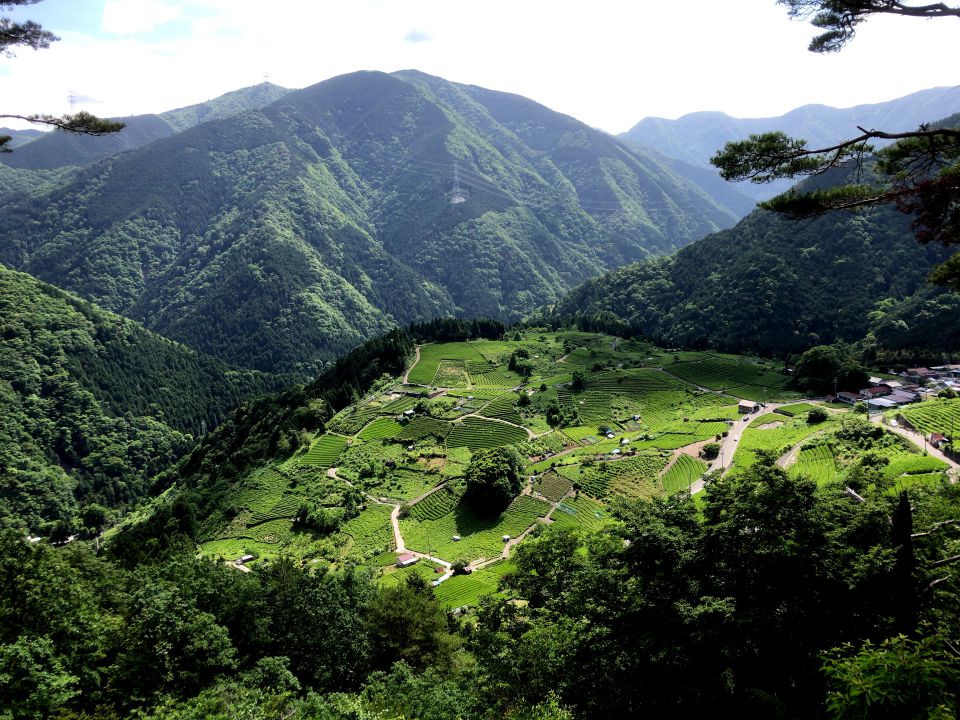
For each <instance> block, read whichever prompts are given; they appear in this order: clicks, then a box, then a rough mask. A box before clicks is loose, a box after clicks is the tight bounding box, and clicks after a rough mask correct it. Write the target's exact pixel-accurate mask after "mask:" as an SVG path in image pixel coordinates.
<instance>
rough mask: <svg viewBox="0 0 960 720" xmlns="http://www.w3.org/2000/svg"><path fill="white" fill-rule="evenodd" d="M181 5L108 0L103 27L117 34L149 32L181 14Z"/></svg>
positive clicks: (152, 0)
mask: <svg viewBox="0 0 960 720" xmlns="http://www.w3.org/2000/svg"><path fill="white" fill-rule="evenodd" d="M180 12H181V8H180V7H179V6H172V5H167V4H166V3H163V2H159V1H158V0H107V2H106V3H105V4H104V6H103V19H102V21H101V29H102V30H103V31H104V32H108V33H113V34H116V35H136V34H141V33H148V32H151V31H152V30H155V29H156V28H158V27H160V26H161V25H163V24H164V23H168V22H170V21H171V20H176V19H177V18H178V17H179V16H180Z"/></svg>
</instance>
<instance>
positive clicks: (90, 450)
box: [0, 266, 282, 530]
mask: <svg viewBox="0 0 960 720" xmlns="http://www.w3.org/2000/svg"><path fill="white" fill-rule="evenodd" d="M281 381H282V378H270V377H267V376H264V375H262V374H260V373H256V372H252V371H249V370H235V369H233V368H231V367H229V366H227V365H225V364H224V363H222V362H220V361H218V360H215V359H214V358H211V357H207V356H203V355H201V354H199V353H197V352H195V351H193V350H190V349H189V348H186V347H184V346H182V345H179V344H177V343H174V342H171V341H169V340H166V339H164V338H161V337H158V336H156V335H154V334H153V333H150V332H148V331H146V330H144V329H143V328H142V327H140V326H139V325H137V324H136V323H134V322H132V321H130V320H127V319H124V318H121V317H119V316H117V315H114V314H112V313H108V312H105V311H103V310H100V309H98V308H96V307H95V306H93V305H90V304H89V303H87V302H85V301H83V300H80V299H78V298H76V297H74V296H71V295H69V294H68V293H65V292H63V291H61V290H58V289H57V288H54V287H51V286H49V285H46V284H45V283H41V282H38V281H37V280H35V279H34V278H32V277H30V276H28V275H26V274H24V273H19V272H14V271H12V270H8V269H6V268H4V267H3V266H0V417H2V419H3V422H2V423H0V526H3V525H7V524H10V523H14V524H16V523H18V522H21V521H22V522H25V523H26V524H27V525H28V526H29V527H30V528H31V529H33V530H38V529H41V528H42V527H43V526H44V524H45V523H52V522H54V521H71V522H73V521H75V519H76V518H77V517H78V516H79V515H81V514H82V513H83V511H84V508H85V507H87V506H90V505H91V504H99V505H101V506H104V507H106V508H117V507H120V506H122V505H124V504H126V503H129V502H132V501H134V500H136V499H137V498H138V497H139V496H140V495H142V494H143V492H144V491H145V489H146V487H147V485H148V483H149V480H150V478H151V477H152V476H153V475H155V474H156V473H158V472H159V471H161V470H163V469H164V468H165V467H167V466H169V465H170V463H172V462H173V461H175V460H176V459H177V458H178V457H179V456H180V455H181V454H182V453H183V452H185V451H186V450H188V449H189V448H190V447H191V445H192V443H193V440H192V435H196V434H200V433H202V432H203V431H204V430H205V429H206V428H213V427H214V426H215V425H216V424H217V423H219V422H220V421H221V420H222V419H223V418H224V417H225V415H226V413H227V412H228V411H229V410H230V409H231V408H232V407H233V406H234V405H236V404H237V403H239V402H240V401H242V400H244V399H246V398H249V397H251V396H252V395H255V394H260V393H262V392H265V391H267V390H270V389H273V388H275V387H277V385H278V383H279V382H281Z"/></svg>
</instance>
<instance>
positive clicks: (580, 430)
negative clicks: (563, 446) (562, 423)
mask: <svg viewBox="0 0 960 720" xmlns="http://www.w3.org/2000/svg"><path fill="white" fill-rule="evenodd" d="M560 432H562V433H563V434H564V435H566V436H567V437H568V438H570V439H571V440H573V441H574V442H577V443H584V444H587V445H590V444H593V443H595V442H597V440H599V439H600V430H599V429H597V426H596V425H575V426H573V427H566V428H563V429H562V430H561V431H560Z"/></svg>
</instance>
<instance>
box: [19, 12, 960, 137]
mask: <svg viewBox="0 0 960 720" xmlns="http://www.w3.org/2000/svg"><path fill="white" fill-rule="evenodd" d="M5 15H7V16H9V17H12V18H14V19H18V20H24V19H32V20H35V21H37V22H40V23H41V24H42V25H43V26H44V28H45V29H48V30H51V31H53V32H55V33H56V34H57V35H59V36H60V38H61V39H60V41H59V42H57V43H54V44H53V45H52V46H51V47H50V48H49V49H46V50H37V51H34V50H30V49H25V50H24V49H20V50H18V51H17V53H16V56H15V57H12V58H4V57H2V56H0V113H17V114H28V113H34V112H48V113H55V114H59V113H62V112H68V111H70V109H71V105H70V104H69V101H68V97H69V96H70V95H71V93H72V95H73V97H74V105H73V109H74V110H87V111H89V112H92V113H94V114H97V115H100V116H104V117H118V116H124V115H136V114H142V113H150V112H163V111H164V110H170V109H173V108H177V107H182V106H184V105H190V104H193V103H197V102H202V101H204V100H207V99H210V98H213V97H216V96H218V95H221V94H223V93H225V92H229V91H230V90H235V89H238V88H241V87H247V86H250V85H255V84H257V83H260V82H263V81H264V79H265V78H268V79H269V81H270V82H273V83H276V84H278V85H282V86H284V87H288V88H300V87H306V86H308V85H312V84H314V83H317V82H320V81H322V80H325V79H327V78H330V77H334V76H336V75H340V74H343V73H348V72H353V71H356V70H383V71H387V72H389V71H394V70H400V69H405V68H415V69H418V70H422V71H424V72H427V73H430V74H433V75H439V76H440V77H443V78H446V79H448V80H452V81H455V82H460V83H467V84H473V85H481V86H484V87H487V88H491V89H494V90H502V91H507V92H514V93H518V94H521V95H525V96H526V97H529V98H531V99H533V100H536V101H537V102H540V103H542V104H544V105H546V106H548V107H550V108H552V109H554V110H558V111H560V112H563V113H567V114H569V115H572V116H574V117H576V118H578V119H579V120H582V121H583V122H586V123H588V124H589V125H592V126H594V127H598V128H600V129H603V130H606V131H608V132H612V133H619V132H624V131H626V130H628V129H629V128H630V127H632V126H633V125H634V124H635V123H637V122H638V121H639V120H640V119H642V118H643V117H646V116H657V117H666V118H675V117H679V116H680V115H683V114H686V113H689V112H695V111H699V110H719V111H723V112H726V113H728V114H730V115H733V116H735V117H771V116H776V115H780V114H782V113H784V112H786V111H788V110H790V109H792V108H794V107H798V106H800V105H805V104H808V103H823V104H826V105H833V106H835V107H850V106H853V105H858V104H862V103H872V102H882V101H885V100H891V99H893V98H897V97H901V96H903V95H906V94H909V93H911V92H915V91H917V90H922V89H925V88H929V87H935V86H953V85H956V84H958V83H960V79H958V73H957V69H958V68H960V24H958V23H957V22H956V21H955V20H954V19H953V18H947V19H943V20H933V21H930V20H918V19H913V18H894V17H877V18H872V19H870V20H869V21H867V22H866V23H864V24H863V25H861V26H860V27H861V29H860V30H858V33H857V37H856V38H855V39H854V40H853V42H852V43H851V44H849V45H848V46H847V47H846V48H845V49H844V50H842V51H841V52H839V53H832V54H828V55H818V54H815V53H811V52H809V51H808V50H807V49H806V48H807V44H808V42H809V41H810V39H811V37H813V35H814V34H815V29H814V28H812V27H811V26H810V25H809V24H808V23H807V22H806V21H803V20H791V19H790V18H789V17H788V16H787V13H786V10H785V9H784V8H783V7H781V6H778V5H777V4H776V3H775V1H774V0H672V1H670V2H664V1H663V0H590V2H583V1H582V0H581V1H580V2H572V1H569V0H549V1H547V0H486V1H485V2H483V3H464V2H451V1H450V0H338V1H337V2H331V1H329V0H270V1H269V2H265V1H264V0H258V1H257V2H254V0H43V1H42V2H40V3H39V4H36V5H32V6H29V7H26V8H21V9H18V10H16V11H10V12H8V13H5ZM0 124H8V125H14V126H16V125H17V123H15V122H10V121H4V120H0ZM20 126H22V124H20Z"/></svg>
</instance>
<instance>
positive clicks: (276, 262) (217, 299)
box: [0, 72, 734, 373]
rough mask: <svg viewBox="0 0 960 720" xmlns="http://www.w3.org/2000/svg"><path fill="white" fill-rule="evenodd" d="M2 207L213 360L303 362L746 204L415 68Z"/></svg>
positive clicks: (688, 236) (577, 274)
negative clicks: (458, 196)
mask: <svg viewBox="0 0 960 720" xmlns="http://www.w3.org/2000/svg"><path fill="white" fill-rule="evenodd" d="M454 163H457V165H458V168H459V171H460V173H461V177H462V183H463V186H464V188H465V190H466V191H467V192H468V193H469V198H468V199H467V200H466V202H463V203H459V204H451V203H450V202H449V201H448V199H449V196H448V191H450V190H451V187H452V183H453V173H454ZM11 205H12V206H11V207H10V208H9V210H8V212H6V213H5V214H4V217H3V218H2V219H0V238H2V244H0V259H2V260H3V261H4V262H6V263H8V264H10V265H13V266H15V267H18V268H22V269H25V270H28V271H29V272H31V273H32V274H34V275H36V276H38V277H42V278H43V279H45V280H47V281H49V282H53V283H55V284H57V285H59V286H62V287H65V288H67V289H70V290H73V291H75V292H78V293H80V294H82V295H84V296H85V297H88V298H90V299H92V300H94V301H96V302H97V303H99V304H101V305H103V306H104V307H107V308H109V309H111V310H114V311H118V312H121V313H124V314H126V315H128V316H130V317H133V318H135V319H138V320H140V321H142V322H143V323H144V324H145V325H146V326H147V327H149V328H151V329H153V330H156V331H158V332H160V333H162V334H164V335H166V336H168V337H171V338H175V339H177V340H181V341H183V342H185V343H187V344H190V345H191V346H193V347H196V348H198V349H200V350H203V351H205V352H208V353H211V354H214V355H217V356H219V357H221V358H224V359H228V360H230V361H233V362H238V363H241V364H243V365H245V366H248V367H255V368H259V369H265V370H294V371H299V372H304V373H309V372H313V371H315V370H316V369H317V368H318V367H319V366H320V363H321V362H322V361H323V360H324V359H325V358H330V357H333V356H335V355H337V354H340V353H342V352H344V351H346V350H347V349H349V348H351V347H353V346H354V345H356V344H357V343H358V342H360V341H361V340H362V339H364V338H367V337H370V336H373V335H375V334H377V333H379V332H381V331H383V330H384V329H386V328H388V327H390V326H391V325H393V324H394V323H406V322H409V321H413V320H417V319H421V318H427V317H433V316H438V315H444V314H450V313H454V314H457V313H462V314H464V315H468V316H477V315H484V316H489V317H496V318H500V319H513V318H518V317H520V316H521V315H522V314H523V313H525V312H527V311H529V310H531V309H532V308H534V307H536V306H538V305H541V304H543V303H544V302H550V301H554V300H556V299H559V297H561V295H562V294H563V293H564V292H565V291H567V290H568V289H570V288H572V287H574V286H575V285H576V284H577V283H579V282H582V281H583V280H585V279H586V278H588V277H590V276H593V275H596V274H598V273H600V272H602V271H603V270H605V269H608V268H611V267H615V266H618V265H621V264H623V263H626V262H630V261H634V260H638V259H641V258H644V257H647V256H649V255H651V254H655V253H663V252H669V251H672V250H674V249H676V248H678V247H681V246H683V245H685V244H687V243H689V242H691V241H693V240H695V239H697V238H699V237H702V236H703V235H704V234H706V233H708V232H711V231H714V230H716V229H718V228H720V227H725V226H728V225H730V224H732V222H733V219H734V216H733V214H731V213H729V212H727V211H725V210H723V209H721V208H720V207H718V206H717V205H716V204H714V203H713V202H712V201H711V200H710V198H709V197H708V196H707V195H706V194H705V193H704V192H702V191H701V190H700V189H698V188H697V187H696V186H694V185H693V184H691V183H689V182H686V181H684V180H682V179H681V178H679V177H678V176H677V175H675V174H674V173H672V172H671V171H669V170H668V169H667V168H665V167H664V166H663V165H661V164H659V163H657V162H656V161H655V160H653V159H651V158H650V157H648V156H645V155H644V154H642V153H640V152H638V151H636V150H633V149H631V148H628V147H627V146H625V145H624V144H622V143H620V142H618V141H616V140H615V139H613V138H611V137H610V136H608V135H606V134H603V133H600V132H598V131H595V130H592V129H590V128H588V127H587V126H585V125H583V124H582V123H579V122H577V121H576V120H574V119H572V118H569V117H567V116H564V115H560V114H558V113H554V112H552V111H550V110H548V109H547V108H544V107H543V106H541V105H538V104H536V103H534V102H532V101H529V100H526V99H524V98H520V97H518V96H514V95H507V94H504V93H497V92H493V91H489V90H484V89H482V88H476V87H467V86H462V85H456V84H454V83H449V82H446V81H443V80H440V79H439V78H432V77H430V76H427V75H423V74H421V73H416V72H403V73H398V74H397V75H395V76H391V75H386V74H383V73H373V72H365V73H355V74H352V75H347V76H342V77H338V78H334V79H332V80H328V81H326V82H323V83H320V84H318V85H315V86H312V87H310V88H306V89H304V90H300V91H296V92H291V93H289V94H288V95H286V96H284V97H283V98H282V99H280V100H278V101H277V102H275V103H273V104H271V105H270V106H268V107H266V108H263V109H262V110H258V111H251V112H247V113H243V114H241V115H237V116H234V117H231V118H227V119H224V120H219V121H214V122H208V123H204V124H202V125H199V126H197V127H195V128H193V129H191V130H188V131H185V132H182V133H179V134H177V135H175V136H172V137H169V138H165V139H163V140H160V141H157V142H154V143H152V144H150V145H148V146H146V147H143V148H140V149H139V150H136V151H133V152H130V153H126V154H123V155H120V156H116V157H112V158H109V159H106V160H104V161H103V162H101V163H99V164H97V165H95V166H91V167H89V168H87V169H86V170H84V171H83V172H82V173H81V174H80V175H78V176H77V177H76V178H75V179H74V180H73V181H72V182H69V183H66V184H64V185H63V186H62V187H59V188H57V189H56V190H54V191H51V192H48V193H46V194H44V195H42V196H36V197H33V198H31V199H29V200H25V201H24V202H22V203H19V204H16V203H11Z"/></svg>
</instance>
